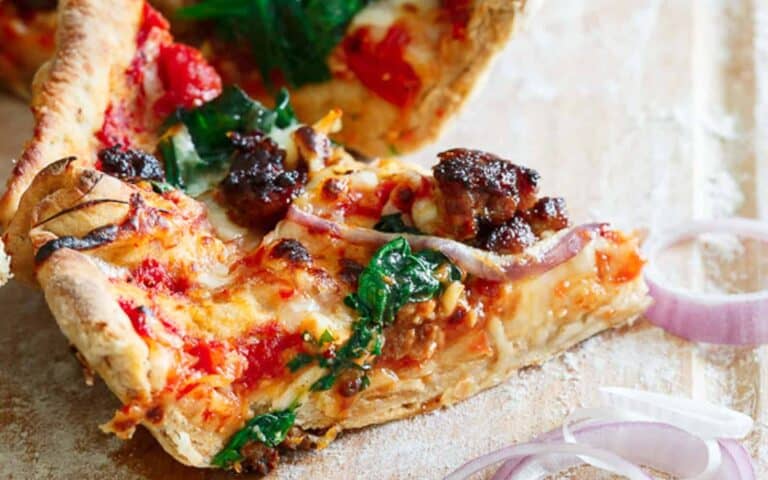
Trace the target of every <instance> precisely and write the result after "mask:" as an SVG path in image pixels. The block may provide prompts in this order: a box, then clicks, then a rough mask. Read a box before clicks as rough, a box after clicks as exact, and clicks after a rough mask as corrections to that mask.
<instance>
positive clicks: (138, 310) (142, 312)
mask: <svg viewBox="0 0 768 480" xmlns="http://www.w3.org/2000/svg"><path fill="white" fill-rule="evenodd" d="M117 302H118V304H119V305H120V308H122V309H123V311H124V312H125V314H126V315H128V319H129V320H130V321H131V325H133V329H134V330H135V331H136V333H138V334H139V335H140V336H142V337H144V338H147V337H150V336H151V335H150V334H149V328H148V327H147V310H146V308H145V307H142V306H138V307H137V306H136V305H134V304H133V302H131V301H130V300H126V299H124V298H121V299H119V300H118V301H117Z"/></svg>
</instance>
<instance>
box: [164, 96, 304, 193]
mask: <svg viewBox="0 0 768 480" xmlns="http://www.w3.org/2000/svg"><path fill="white" fill-rule="evenodd" d="M295 123H296V118H295V117H294V115H293V110H292V109H291V108H290V105H289V104H288V99H287V93H285V92H281V94H280V95H278V101H277V107H276V108H275V109H274V110H269V109H267V108H265V107H263V106H262V105H261V104H260V103H258V102H256V101H254V100H253V99H251V98H250V97H248V96H247V95H246V94H245V92H243V91H242V90H240V89H239V88H238V87H234V86H232V87H227V88H226V89H224V91H223V92H222V93H221V95H219V96H218V97H216V98H215V99H214V100H212V101H210V102H208V103H205V104H204V105H202V106H200V107H197V108H194V109H190V110H179V111H177V112H176V113H174V115H173V116H172V117H171V118H170V119H169V120H168V121H166V124H167V125H169V126H168V129H167V130H166V134H165V136H164V138H163V139H162V140H161V141H160V144H159V145H158V149H159V151H160V153H161V154H162V156H163V159H164V161H165V174H166V179H167V181H168V183H170V184H171V185H174V186H176V187H179V188H182V189H184V190H185V191H186V192H187V193H188V194H190V195H192V196H197V195H199V194H201V193H203V192H205V191H207V190H209V189H211V188H212V187H213V186H214V185H216V184H217V183H219V182H220V181H221V180H222V179H223V178H224V177H225V176H226V175H227V170H228V169H229V164H230V162H231V161H232V157H233V154H234V153H235V151H236V150H237V149H238V148H240V149H242V148H241V147H245V145H243V146H241V145H238V144H236V143H234V142H233V141H232V138H233V137H232V133H233V132H238V133H249V132H262V133H263V134H265V135H269V134H270V133H272V132H273V131H274V130H276V129H285V128H290V127H292V126H293V125H295ZM246 150H247V148H246ZM240 156H241V157H242V155H240Z"/></svg>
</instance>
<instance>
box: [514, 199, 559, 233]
mask: <svg viewBox="0 0 768 480" xmlns="http://www.w3.org/2000/svg"><path fill="white" fill-rule="evenodd" d="M523 215H524V218H525V220H526V221H527V222H528V224H529V225H530V226H531V229H532V230H533V233H535V234H536V235H541V234H542V233H544V232H546V231H553V232H556V231H558V230H562V229H563V228H565V227H567V226H568V225H569V224H570V220H569V219H568V212H567V210H566V208H565V200H564V199H562V198H561V197H555V198H553V197H542V198H540V199H539V200H537V201H536V204H535V205H534V206H533V207H531V208H529V209H528V210H526V211H525V212H524V213H523Z"/></svg>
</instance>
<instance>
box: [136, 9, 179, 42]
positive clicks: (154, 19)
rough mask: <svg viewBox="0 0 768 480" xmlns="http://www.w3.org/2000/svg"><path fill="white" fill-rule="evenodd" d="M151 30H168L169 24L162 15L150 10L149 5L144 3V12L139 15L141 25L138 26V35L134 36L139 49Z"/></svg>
mask: <svg viewBox="0 0 768 480" xmlns="http://www.w3.org/2000/svg"><path fill="white" fill-rule="evenodd" d="M153 28H159V29H161V30H170V28H171V24H170V23H169V22H168V20H166V19H165V17H163V15H162V14H161V13H160V12H158V11H157V10H155V9H154V8H152V6H151V5H150V4H149V3H144V10H143V11H142V13H141V25H140V26H139V33H138V34H137V35H136V45H137V46H139V47H141V46H142V45H144V42H146V41H147V38H149V34H150V33H152V29H153Z"/></svg>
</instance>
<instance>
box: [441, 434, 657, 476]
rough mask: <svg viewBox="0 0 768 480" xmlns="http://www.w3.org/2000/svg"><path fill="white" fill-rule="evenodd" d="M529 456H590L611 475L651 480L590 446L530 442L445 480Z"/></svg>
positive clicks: (473, 463)
mask: <svg viewBox="0 0 768 480" xmlns="http://www.w3.org/2000/svg"><path fill="white" fill-rule="evenodd" d="M532 455H560V456H563V455H565V456H574V455H580V456H584V457H590V458H594V459H596V460H599V461H600V462H603V463H605V464H606V465H610V466H611V469H610V471H611V472H613V473H615V474H617V475H624V476H625V477H627V478H629V479H630V480H652V478H651V477H650V476H648V474H646V473H645V472H643V471H642V470H641V469H640V468H639V467H638V466H636V465H633V464H632V463H630V462H628V461H626V460H624V459H623V458H621V457H620V456H618V455H616V454H614V453H612V452H609V451H607V450H602V449H599V448H594V447H590V446H589V445H582V444H578V443H563V442H542V443H537V442H531V443H522V444H520V445H512V446H509V447H505V448H502V449H500V450H496V451H495V452H491V453H489V454H487V455H483V456H481V457H478V458H476V459H474V460H472V461H470V462H467V463H465V464H464V465H462V466H461V467H459V468H458V469H457V470H456V471H455V472H453V473H451V474H450V475H448V476H447V477H445V479H444V480H463V479H465V478H468V477H469V476H470V475H472V474H475V473H477V472H480V471H482V470H484V469H486V468H488V467H489V466H491V465H495V464H497V463H499V462H501V461H504V460H507V461H514V460H524V459H526V458H528V457H530V456H532ZM582 463H583V462H582ZM531 478H535V477H531Z"/></svg>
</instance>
